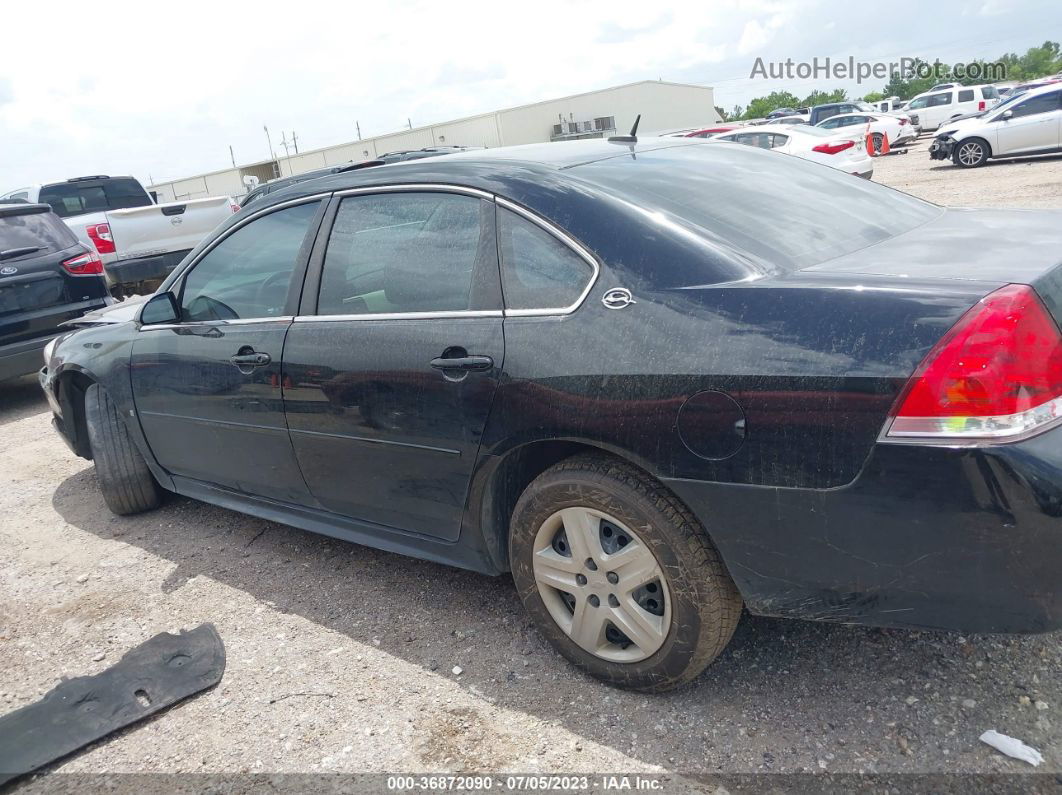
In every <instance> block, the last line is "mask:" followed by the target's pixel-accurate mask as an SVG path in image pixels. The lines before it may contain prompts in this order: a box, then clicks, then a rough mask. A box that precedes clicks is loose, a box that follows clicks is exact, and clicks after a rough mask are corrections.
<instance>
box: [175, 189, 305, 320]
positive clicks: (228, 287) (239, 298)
mask: <svg viewBox="0 0 1062 795" xmlns="http://www.w3.org/2000/svg"><path fill="white" fill-rule="evenodd" d="M319 204H320V202H309V203H307V204H297V205H295V206H294V207H287V208H285V209H283V210H277V211H276V212H272V213H269V214H267V215H263V216H262V217H260V218H256V219H255V220H254V221H251V222H250V223H248V224H245V225H244V226H241V227H240V228H239V229H237V230H236V231H235V232H233V233H232V234H230V235H229V236H228V237H226V238H225V239H224V240H222V241H221V242H220V243H218V244H217V245H216V246H214V248H212V249H211V250H210V251H208V252H207V254H206V255H205V256H204V257H203V258H202V259H200V260H199V262H197V263H196V265H195V267H194V268H192V271H191V272H190V273H189V274H188V276H186V277H185V280H184V286H183V287H182V288H181V317H182V319H184V320H186V321H207V320H236V319H239V318H243V319H248V318H268V317H276V316H278V315H280V314H281V313H282V311H283V309H284V305H285V303H286V301H287V297H288V288H289V286H290V285H291V279H292V275H293V274H294V272H295V264H296V262H297V261H298V257H299V249H300V248H301V247H302V244H303V241H304V239H305V238H306V232H307V230H308V229H309V227H310V221H311V220H313V216H314V213H316V212H317V207H318V205H319Z"/></svg>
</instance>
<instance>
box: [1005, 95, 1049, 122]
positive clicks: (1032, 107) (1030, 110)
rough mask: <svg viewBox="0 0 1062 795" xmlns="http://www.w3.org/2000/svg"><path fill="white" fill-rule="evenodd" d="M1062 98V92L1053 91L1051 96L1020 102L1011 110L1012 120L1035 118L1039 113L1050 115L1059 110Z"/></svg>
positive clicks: (1041, 96)
mask: <svg viewBox="0 0 1062 795" xmlns="http://www.w3.org/2000/svg"><path fill="white" fill-rule="evenodd" d="M1060 97H1062V91H1052V92H1051V93H1050V94H1040V95H1039V96H1037V97H1029V99H1027V100H1025V101H1024V102H1019V103H1018V104H1016V105H1014V106H1013V107H1012V108H1011V112H1012V118H1017V117H1019V116H1033V115H1035V114H1037V113H1050V112H1051V111H1053V110H1058V109H1059V98H1060Z"/></svg>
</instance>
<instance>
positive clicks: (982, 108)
mask: <svg viewBox="0 0 1062 795" xmlns="http://www.w3.org/2000/svg"><path fill="white" fill-rule="evenodd" d="M986 104H987V103H986V102H985V101H984V100H983V99H982V100H981V101H980V102H978V103H977V109H978V110H984V109H985V105H986Z"/></svg>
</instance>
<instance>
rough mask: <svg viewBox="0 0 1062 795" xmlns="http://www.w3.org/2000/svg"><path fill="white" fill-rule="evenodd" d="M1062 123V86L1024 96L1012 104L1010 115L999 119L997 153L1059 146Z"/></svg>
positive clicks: (1030, 150)
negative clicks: (1058, 88)
mask: <svg viewBox="0 0 1062 795" xmlns="http://www.w3.org/2000/svg"><path fill="white" fill-rule="evenodd" d="M1060 126H1062V90H1059V91H1050V92H1048V93H1046V94H1039V95H1038V96H1035V97H1029V98H1028V99H1026V100H1021V101H1018V102H1017V103H1015V104H1014V105H1012V106H1011V107H1010V117H1009V118H1006V119H1004V118H999V119H998V120H997V121H996V123H995V127H996V141H997V143H996V148H995V150H994V152H995V154H997V155H1013V154H1019V153H1021V152H1036V151H1040V150H1046V149H1055V148H1057V147H1058V146H1059V135H1060V132H1059V128H1060Z"/></svg>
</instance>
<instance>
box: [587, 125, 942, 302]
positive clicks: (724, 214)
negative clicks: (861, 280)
mask: <svg viewBox="0 0 1062 795" xmlns="http://www.w3.org/2000/svg"><path fill="white" fill-rule="evenodd" d="M808 131H809V132H811V133H812V134H816V135H825V136H829V135H831V133H830V132H829V131H828V130H822V129H818V128H809V130H808ZM834 134H835V133H834ZM637 154H638V158H637V160H632V159H630V158H626V159H623V158H612V159H608V160H601V161H598V162H595V163H586V164H583V165H579V166H575V167H573V168H572V169H571V171H572V173H573V174H574V175H576V176H579V177H583V178H584V179H587V180H590V181H592V182H594V183H596V184H597V185H599V186H600V187H601V188H602V189H604V190H605V191H607V192H608V193H609V194H611V195H615V196H617V197H618V198H620V199H622V200H624V201H627V202H630V203H631V204H633V205H634V206H636V207H638V208H639V209H640V212H641V213H642V214H644V215H645V216H646V217H652V218H659V219H660V220H659V221H657V222H656V223H659V225H660V226H661V228H664V227H666V228H683V227H684V228H686V229H689V230H690V231H691V232H694V233H696V234H699V235H702V236H703V237H705V238H707V239H708V240H713V241H718V242H719V243H722V244H724V245H726V246H728V247H732V248H735V249H737V250H739V251H741V252H744V253H745V254H746V255H748V256H750V257H751V258H753V259H758V260H760V261H762V262H764V263H768V264H772V265H775V266H777V267H780V268H785V269H787V270H791V269H797V268H803V267H807V266H809V265H813V264H818V263H820V262H823V261H824V260H827V259H831V258H833V257H838V256H842V255H844V254H849V253H851V252H854V251H857V250H859V249H861V248H864V247H866V246H871V245H873V244H875V243H880V242H882V241H884V240H888V239H889V238H892V237H895V236H896V235H900V234H902V233H904V232H906V231H908V230H910V229H913V228H915V227H917V226H920V225H921V224H924V223H926V222H928V221H930V220H932V219H933V218H936V217H937V216H939V215H940V212H941V210H940V208H939V207H936V206H935V205H932V204H929V203H927V202H924V201H922V200H921V199H916V198H914V197H913V196H908V195H907V194H904V193H900V192H898V191H894V190H890V189H889V188H885V187H883V186H881V185H877V184H875V183H873V182H871V181H869V180H864V179H856V178H855V177H853V176H851V175H850V174H845V173H843V172H841V171H839V170H837V169H834V168H830V167H828V166H821V165H817V164H815V163H811V162H808V161H807V160H803V159H801V158H798V157H791V156H784V155H781V154H778V153H774V154H770V155H768V154H764V153H761V152H757V151H755V150H753V149H750V148H746V147H741V146H722V145H718V144H711V143H708V144H704V145H687V146H683V145H677V146H671V147H666V148H661V149H655V150H649V151H639V152H638V153H637ZM779 185H784V186H785V189H784V190H779V187H778V186H779ZM720 197H726V200H725V201H721V200H720ZM657 267H661V268H663V267H664V264H662V263H661V264H658V266H657ZM669 267H672V266H669ZM688 269H689V266H688V265H678V264H676V265H675V266H673V267H672V272H673V275H670V276H668V277H661V279H660V283H665V282H666V281H671V280H673V281H674V283H676V284H696V283H697V282H696V281H693V280H696V279H698V278H701V277H700V276H698V275H697V274H695V273H691V272H688Z"/></svg>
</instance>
